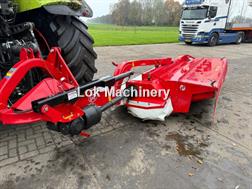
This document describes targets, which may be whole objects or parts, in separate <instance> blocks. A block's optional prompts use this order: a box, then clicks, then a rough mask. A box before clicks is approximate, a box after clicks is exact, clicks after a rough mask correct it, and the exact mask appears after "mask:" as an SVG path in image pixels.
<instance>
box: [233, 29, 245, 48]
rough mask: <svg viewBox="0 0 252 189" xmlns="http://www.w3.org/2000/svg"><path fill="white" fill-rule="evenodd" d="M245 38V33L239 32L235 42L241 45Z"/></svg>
mask: <svg viewBox="0 0 252 189" xmlns="http://www.w3.org/2000/svg"><path fill="white" fill-rule="evenodd" d="M243 40H244V33H243V32H238V36H237V39H236V42H235V44H237V45H239V44H241V43H242V42H243Z"/></svg>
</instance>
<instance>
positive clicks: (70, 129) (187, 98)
mask: <svg viewBox="0 0 252 189" xmlns="http://www.w3.org/2000/svg"><path fill="white" fill-rule="evenodd" d="M139 66H153V68H152V69H150V70H149V71H147V72H144V73H143V74H141V75H139V76H137V77H135V78H133V79H129V78H130V77H131V76H132V75H133V74H134V72H133V71H132V68H135V67H139ZM32 70H39V71H40V72H41V73H42V74H43V75H44V78H43V79H42V80H41V81H39V82H37V83H36V84H34V86H33V87H32V88H31V90H29V91H28V92H26V93H25V94H23V95H22V96H21V97H20V98H19V99H16V98H15V96H16V95H15V94H16V93H17V92H18V89H19V88H21V87H22V86H20V84H21V85H22V80H23V79H24V78H26V77H27V75H28V76H29V73H30V72H31V71H32ZM226 73H227V61H226V60H225V59H217V58H212V59H210V58H193V57H191V56H188V55H185V56H181V57H179V58H177V59H171V58H162V59H151V60H138V61H131V62H125V63H122V64H119V65H116V69H115V72H114V76H111V77H104V78H101V79H98V80H94V81H92V82H90V83H88V84H85V85H82V86H79V85H78V83H77V81H76V80H75V78H74V76H73V75H72V73H71V71H70V70H69V68H68V67H67V65H66V63H65V62H64V59H63V58H62V56H61V53H60V49H59V48H53V49H52V50H51V52H50V54H49V55H48V57H47V59H46V60H43V59H42V58H41V57H40V56H39V54H38V53H37V54H34V52H33V50H32V49H24V48H23V49H22V50H21V53H20V61H19V62H18V63H16V64H15V65H14V66H13V67H12V68H11V69H10V70H9V71H8V72H7V73H6V75H5V77H4V78H2V80H1V81H0V120H1V122H2V123H3V124H5V125H6V124H8V125H9V124H11V125H18V124H27V123H33V122H37V121H45V122H47V125H48V128H49V129H52V130H56V131H59V132H62V133H63V134H71V135H77V134H80V133H81V132H82V131H83V130H86V129H88V128H90V127H91V126H93V125H95V124H97V123H98V122H99V121H100V120H101V116H102V112H103V111H105V110H107V109H108V108H110V107H111V106H113V105H116V104H120V105H121V104H124V105H126V106H127V107H128V109H129V112H130V113H131V114H133V115H134V116H136V117H139V118H141V119H143V120H149V119H150V120H164V118H165V117H166V116H168V115H170V114H171V113H173V112H179V113H186V112H188V111H189V109H190V105H191V103H192V102H195V101H201V100H205V99H210V98H214V97H216V96H217V97H218V95H219V92H220V90H221V87H222V84H223V82H224V79H225V76H226ZM127 78H128V79H127ZM125 79H127V82H124V81H125ZM95 88H96V90H98V89H99V90H98V91H99V95H96V96H92V97H93V98H91V97H90V96H85V95H84V94H85V92H86V91H88V90H92V89H95ZM108 90H113V91H118V90H119V91H120V93H118V92H116V93H107V91H108ZM133 91H138V93H140V91H156V94H157V93H158V91H163V93H160V95H159V96H155V95H154V96H151V95H150V96H144V95H142V96H141V95H137V94H136V93H133ZM107 94H111V95H107ZM117 94H120V95H117ZM13 99H15V100H14V102H13V101H12V100H13Z"/></svg>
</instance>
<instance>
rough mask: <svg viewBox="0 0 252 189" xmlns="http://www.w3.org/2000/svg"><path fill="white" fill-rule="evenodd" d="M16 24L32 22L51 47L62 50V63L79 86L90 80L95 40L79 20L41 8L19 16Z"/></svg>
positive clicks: (91, 78) (94, 54) (46, 52)
mask: <svg viewBox="0 0 252 189" xmlns="http://www.w3.org/2000/svg"><path fill="white" fill-rule="evenodd" d="M17 21H18V22H19V23H21V22H24V21H26V22H27V21H28V22H33V23H35V27H36V29H37V30H39V32H40V33H42V35H43V36H44V38H45V39H46V41H47V43H48V45H49V47H50V48H52V47H60V48H61V50H62V56H63V58H64V60H65V61H66V63H67V65H68V67H69V68H70V70H71V72H72V74H73V75H74V76H75V78H76V80H77V81H78V83H79V84H80V85H83V84H86V83H88V82H90V81H92V80H93V77H94V74H95V73H96V72H97V69H96V68H95V59H96V58H97V54H96V52H95V51H94V48H93V44H94V40H93V38H92V37H91V36H90V35H89V33H88V31H87V30H88V27H87V26H86V24H85V23H84V22H82V21H81V20H80V19H79V18H78V17H75V16H64V15H53V14H50V13H48V12H47V11H45V10H44V9H36V10H32V11H27V12H24V13H21V14H19V15H18V16H17ZM41 51H42V54H43V55H45V56H46V55H47V54H48V49H46V48H44V49H41Z"/></svg>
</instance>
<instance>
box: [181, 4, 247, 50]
mask: <svg viewBox="0 0 252 189" xmlns="http://www.w3.org/2000/svg"><path fill="white" fill-rule="evenodd" d="M179 40H180V41H182V42H185V43H186V44H208V45H209V46H215V45H217V44H228V43H236V44H240V43H242V42H243V41H251V40H252V0H185V2H184V3H183V12H182V16H181V20H180V29H179Z"/></svg>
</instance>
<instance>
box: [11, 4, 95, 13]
mask: <svg viewBox="0 0 252 189" xmlns="http://www.w3.org/2000/svg"><path fill="white" fill-rule="evenodd" d="M16 3H17V4H18V7H19V10H18V11H19V12H25V11H30V10H33V9H37V8H41V7H43V8H45V10H47V11H48V12H49V13H51V14H56V15H71V16H85V17H92V16H93V11H92V9H91V8H90V7H89V5H88V4H87V3H86V2H85V1H84V0H33V1H30V2H29V3H27V0H16Z"/></svg>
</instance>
